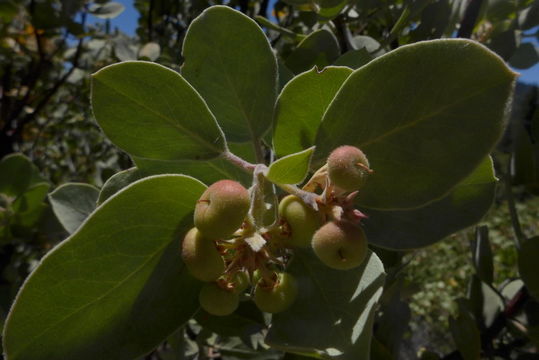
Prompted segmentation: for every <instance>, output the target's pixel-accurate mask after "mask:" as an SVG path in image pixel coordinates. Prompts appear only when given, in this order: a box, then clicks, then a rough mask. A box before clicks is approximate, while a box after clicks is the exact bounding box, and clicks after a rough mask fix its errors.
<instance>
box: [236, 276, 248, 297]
mask: <svg viewBox="0 0 539 360" xmlns="http://www.w3.org/2000/svg"><path fill="white" fill-rule="evenodd" d="M232 285H233V287H234V292H236V293H237V294H241V293H242V292H244V291H245V290H247V288H248V287H249V276H248V275H247V273H246V272H245V271H238V272H236V273H235V274H234V276H233V277H232Z"/></svg>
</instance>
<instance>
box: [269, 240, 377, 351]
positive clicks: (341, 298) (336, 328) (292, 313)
mask: <svg viewBox="0 0 539 360" xmlns="http://www.w3.org/2000/svg"><path fill="white" fill-rule="evenodd" d="M290 272H291V273H292V274H293V275H294V276H295V277H296V279H297V281H298V287H299V289H298V290H299V291H298V298H297V299H296V301H295V302H294V304H293V305H292V307H291V308H290V309H288V310H286V311H284V312H283V313H280V314H276V315H274V317H273V319H272V325H271V327H270V330H269V332H268V335H267V337H266V342H267V343H268V344H269V345H271V346H274V347H276V348H278V349H281V350H284V351H287V352H295V353H300V354H311V355H317V356H318V357H322V358H337V359H340V360H348V359H353V360H357V359H367V358H368V357H369V353H370V342H371V335H372V326H373V321H374V307H375V305H376V302H377V301H378V299H379V297H380V295H381V294H382V286H383V284H384V278H385V274H384V268H383V266H382V263H381V261H380V260H379V259H378V257H377V256H376V254H374V253H370V254H369V256H368V257H367V259H366V260H365V262H364V264H363V265H362V266H361V267H359V268H356V269H352V270H349V271H340V270H333V269H330V268H328V267H327V266H325V265H324V264H322V262H320V260H319V259H318V258H317V257H316V256H315V255H314V254H313V252H312V251H311V250H301V251H297V252H296V253H295V257H294V259H293V262H292V264H291V267H290ZM321 329H323V331H321Z"/></svg>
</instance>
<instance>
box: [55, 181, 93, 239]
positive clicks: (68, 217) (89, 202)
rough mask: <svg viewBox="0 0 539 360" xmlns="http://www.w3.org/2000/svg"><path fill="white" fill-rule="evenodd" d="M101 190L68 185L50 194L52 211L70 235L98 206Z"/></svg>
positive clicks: (77, 184)
mask: <svg viewBox="0 0 539 360" xmlns="http://www.w3.org/2000/svg"><path fill="white" fill-rule="evenodd" d="M98 197H99V190H98V189H97V188H96V187H95V186H92V185H89V184H79V183H68V184H64V185H62V186H59V187H58V188H56V189H55V190H54V191H53V192H52V193H50V194H49V201H50V203H51V205H52V210H53V211H54V214H55V215H56V218H58V221H59V222H60V224H62V226H63V227H64V229H66V230H67V232H68V233H70V234H72V233H73V232H74V231H75V230H77V228H78V227H79V226H80V224H82V222H83V221H84V220H85V219H86V218H87V217H88V215H90V214H91V213H92V212H93V211H94V210H95V208H96V206H97V198H98Z"/></svg>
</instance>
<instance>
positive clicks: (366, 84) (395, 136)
mask: <svg viewBox="0 0 539 360" xmlns="http://www.w3.org/2000/svg"><path fill="white" fill-rule="evenodd" d="M514 79H515V74H514V73H513V72H512V71H511V70H510V69H509V68H508V67H507V66H506V65H505V63H504V62H503V61H502V60H501V59H500V58H499V57H497V56H496V55H495V54H493V53H491V52H490V51H488V50H487V49H486V48H485V47H483V46H481V45H479V44H477V43H475V42H473V41H470V40H462V39H450V40H433V41H424V42H420V43H416V44H412V45H407V46H402V47H400V48H398V49H397V50H394V51H392V52H390V53H388V54H386V55H384V56H381V57H379V58H377V59H375V60H373V61H372V62H370V63H369V64H367V65H365V66H363V67H361V68H360V69H358V70H356V71H355V72H354V73H353V74H352V75H350V77H349V78H348V79H347V80H346V81H345V83H344V84H343V86H342V87H341V89H340V90H339V92H338V93H337V95H336V97H335V99H334V101H333V102H332V103H331V105H330V106H329V108H328V110H327V111H326V113H325V115H324V119H323V121H322V123H321V124H320V127H319V129H318V133H317V136H316V141H315V145H316V151H315V155H314V159H313V165H314V166H315V167H316V166H320V164H322V163H323V162H324V161H325V159H326V157H327V156H328V154H329V153H330V152H331V151H332V150H333V149H335V148H336V147H338V146H339V145H343V144H347V145H353V146H357V147H359V148H360V149H362V150H363V152H364V153H365V154H366V155H367V157H368V158H369V162H370V165H371V168H372V169H373V170H374V174H373V175H371V176H370V177H369V180H368V181H367V184H366V185H365V187H364V188H363V189H362V190H361V192H360V196H359V199H360V204H361V205H362V206H364V207H368V208H376V209H410V208H415V207H419V206H421V205H424V204H426V203H428V202H431V201H433V200H435V199H439V198H441V197H442V196H443V195H445V194H446V193H447V192H449V190H451V188H453V187H454V186H455V185H456V184H458V183H459V182H460V181H462V180H463V179H464V178H465V177H466V176H468V175H469V174H470V173H471V172H472V171H473V169H475V168H476V167H477V166H478V165H479V163H480V162H481V161H482V160H483V159H484V158H485V156H486V155H488V153H489V152H490V150H491V149H492V148H493V146H494V145H495V144H496V142H497V141H498V139H499V138H500V136H501V134H502V132H503V129H504V126H505V121H504V119H505V111H506V110H507V109H508V106H507V104H508V101H509V100H510V97H511V94H512V90H513V83H514ZM477 134H481V136H477Z"/></svg>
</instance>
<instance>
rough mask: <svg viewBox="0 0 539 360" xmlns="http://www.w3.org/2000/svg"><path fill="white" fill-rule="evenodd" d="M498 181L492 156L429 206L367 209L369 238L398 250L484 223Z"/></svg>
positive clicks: (418, 245)
mask: <svg viewBox="0 0 539 360" xmlns="http://www.w3.org/2000/svg"><path fill="white" fill-rule="evenodd" d="M496 182H497V180H496V178H495V177H494V167H493V164H492V160H491V159H490V157H488V158H487V159H486V160H485V161H483V162H482V163H481V165H480V166H479V167H478V168H477V169H475V171H474V172H473V173H472V174H471V175H469V176H468V177H467V178H466V179H464V180H463V181H462V182H461V183H460V184H458V185H457V186H456V187H455V188H453V190H451V192H450V193H449V194H448V195H446V196H445V197H443V198H442V199H440V200H436V201H434V202H432V203H429V204H427V205H426V206H423V207H420V208H416V209H413V210H389V211H384V210H374V209H366V210H365V213H366V214H367V215H368V216H369V218H368V219H366V220H364V230H365V233H366V234H367V238H368V239H369V242H371V243H373V244H375V245H377V246H381V247H385V248H390V249H396V250H407V249H417V248H420V247H424V246H428V245H431V244H434V243H435V242H437V241H440V240H442V239H444V238H445V237H447V236H449V235H451V234H453V233H454V232H457V231H458V230H461V229H464V228H466V227H468V226H472V225H474V224H475V223H477V222H478V221H480V220H481V218H482V217H483V216H484V215H485V213H486V212H487V211H488V210H489V209H490V207H491V205H492V202H493V201H494V195H495V193H496Z"/></svg>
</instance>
